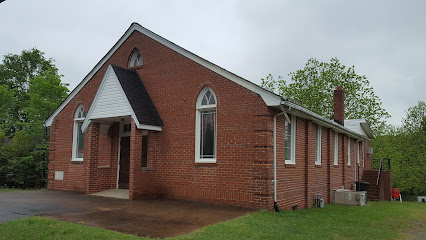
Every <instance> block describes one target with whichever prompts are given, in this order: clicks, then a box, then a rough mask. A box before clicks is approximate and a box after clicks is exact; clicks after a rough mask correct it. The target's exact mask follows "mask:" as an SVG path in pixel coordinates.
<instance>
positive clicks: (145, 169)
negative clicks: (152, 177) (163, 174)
mask: <svg viewBox="0 0 426 240" xmlns="http://www.w3.org/2000/svg"><path fill="white" fill-rule="evenodd" d="M141 170H142V171H154V167H141Z"/></svg>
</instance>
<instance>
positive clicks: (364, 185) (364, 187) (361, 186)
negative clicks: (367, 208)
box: [355, 182, 370, 203]
mask: <svg viewBox="0 0 426 240" xmlns="http://www.w3.org/2000/svg"><path fill="white" fill-rule="evenodd" d="M355 186H356V190H357V191H366V194H365V203H367V202H368V189H369V188H370V183H368V182H355Z"/></svg>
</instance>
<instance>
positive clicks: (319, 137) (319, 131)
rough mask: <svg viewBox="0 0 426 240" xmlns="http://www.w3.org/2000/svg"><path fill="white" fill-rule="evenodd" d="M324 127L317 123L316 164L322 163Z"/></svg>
mask: <svg viewBox="0 0 426 240" xmlns="http://www.w3.org/2000/svg"><path fill="white" fill-rule="evenodd" d="M321 142H322V127H321V126H320V125H317V132H316V135H315V165H321V146H322V144H321Z"/></svg>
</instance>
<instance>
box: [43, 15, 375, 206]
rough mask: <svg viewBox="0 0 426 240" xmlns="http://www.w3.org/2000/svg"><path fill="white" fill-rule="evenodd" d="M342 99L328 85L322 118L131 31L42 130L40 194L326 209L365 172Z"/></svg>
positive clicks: (358, 126) (362, 137)
mask: <svg viewBox="0 0 426 240" xmlns="http://www.w3.org/2000/svg"><path fill="white" fill-rule="evenodd" d="M343 100H344V91H343V89H341V88H340V87H337V88H336V90H335V103H334V110H335V114H334V116H335V119H331V120H330V119H327V118H325V117H324V116H320V115H318V114H316V113H314V112H312V111H309V110H308V109H305V108H303V107H301V106H299V105H297V104H295V103H293V102H291V101H289V100H287V99H285V98H282V97H280V96H278V95H276V94H274V93H273V92H270V91H268V90H266V89H263V88H262V87H260V86H258V85H256V84H254V83H252V82H250V81H247V80H245V79H243V78H241V77H239V76H237V75H235V74H233V73H231V72H229V71H227V70H225V69H223V68H221V67H219V66H217V65H215V64H213V63H211V62H209V61H207V60H205V59H203V58H201V57H199V56H197V55H195V54H194V53H191V52H189V51H187V50H185V49H183V48H181V47H179V46H177V45H176V44H174V43H172V42H170V41H169V40H167V39H164V38H162V37H161V36H158V35H157V34H155V33H153V32H151V31H149V30H148V29H146V28H144V27H142V26H140V25H139V24H137V23H133V24H132V25H131V26H130V27H129V29H128V30H127V31H126V32H125V33H124V35H123V36H122V37H121V38H120V39H119V40H118V42H117V43H116V44H115V45H114V46H113V47H112V48H111V49H110V50H109V51H108V53H107V54H106V55H105V56H104V57H103V58H102V59H101V60H100V61H99V62H98V63H97V64H96V66H95V67H94V68H93V69H92V70H91V71H90V72H89V73H88V74H87V76H86V77H85V78H84V79H83V80H82V81H81V82H80V84H79V85H78V86H77V87H76V88H75V89H74V90H73V91H72V92H71V93H70V95H69V96H68V98H67V99H66V100H65V101H64V102H63V103H62V104H61V105H60V106H59V107H58V108H57V109H56V111H55V112H54V113H53V114H52V115H51V116H50V117H49V118H48V119H47V120H46V122H45V125H46V126H49V127H50V131H51V137H50V140H51V142H50V156H49V176H48V181H49V182H48V188H49V189H56V190H69V191H79V192H85V193H86V194H92V193H97V192H101V191H104V190H109V189H124V191H128V198H129V199H144V198H176V199H186V200H196V201H205V202H215V203H224V204H230V205H237V206H246V207H253V208H260V209H267V210H272V209H273V207H274V202H275V203H276V204H278V205H279V207H280V208H283V209H292V208H305V207H311V206H312V203H313V200H314V198H315V196H316V194H318V193H321V194H323V196H324V199H325V202H330V201H331V200H332V193H333V190H334V189H338V188H342V187H343V188H345V189H353V188H354V182H355V181H356V180H358V179H360V178H361V177H362V173H363V171H364V170H368V169H370V168H371V156H370V154H369V153H370V151H369V150H370V149H369V148H370V139H371V138H374V135H373V133H372V131H371V129H370V127H369V126H368V124H367V123H366V122H365V120H363V119H355V120H345V119H344V104H343ZM367 152H368V153H367ZM126 193H127V192H126Z"/></svg>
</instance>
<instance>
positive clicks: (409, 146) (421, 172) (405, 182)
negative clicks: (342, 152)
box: [372, 101, 426, 195]
mask: <svg viewBox="0 0 426 240" xmlns="http://www.w3.org/2000/svg"><path fill="white" fill-rule="evenodd" d="M372 147H373V148H374V149H375V150H374V151H375V153H374V155H373V158H374V159H373V160H374V161H373V163H375V165H376V167H377V162H378V161H379V160H380V159H383V158H389V159H390V160H391V170H392V185H393V186H394V187H397V188H399V189H400V191H401V192H402V193H403V195H424V194H426V175H425V172H426V104H425V103H424V102H422V101H420V102H418V104H417V105H416V106H414V107H410V108H409V109H408V110H407V115H406V117H405V118H404V119H403V121H402V125H401V127H398V128H396V127H388V128H387V131H386V132H385V133H384V134H382V135H379V136H377V137H376V139H374V141H372Z"/></svg>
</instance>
